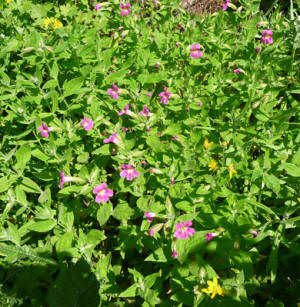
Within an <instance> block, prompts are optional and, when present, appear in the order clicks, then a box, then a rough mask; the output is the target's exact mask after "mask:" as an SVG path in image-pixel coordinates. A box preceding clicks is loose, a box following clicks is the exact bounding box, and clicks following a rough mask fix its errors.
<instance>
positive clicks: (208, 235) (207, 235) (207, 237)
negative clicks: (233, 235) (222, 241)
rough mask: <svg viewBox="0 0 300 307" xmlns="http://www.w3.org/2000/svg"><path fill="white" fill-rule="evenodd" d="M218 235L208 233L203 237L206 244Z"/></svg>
mask: <svg viewBox="0 0 300 307" xmlns="http://www.w3.org/2000/svg"><path fill="white" fill-rule="evenodd" d="M217 235H218V234H217V233H216V232H209V233H207V234H206V235H205V240H206V242H209V241H211V240H212V239H213V238H214V237H216V236H217Z"/></svg>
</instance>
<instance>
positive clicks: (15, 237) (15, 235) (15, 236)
mask: <svg viewBox="0 0 300 307" xmlns="http://www.w3.org/2000/svg"><path fill="white" fill-rule="evenodd" d="M7 225H8V229H9V235H10V238H11V241H12V242H13V243H15V244H16V245H20V244H21V237H20V234H19V232H18V228H17V227H16V226H15V225H13V224H12V223H10V222H7Z"/></svg>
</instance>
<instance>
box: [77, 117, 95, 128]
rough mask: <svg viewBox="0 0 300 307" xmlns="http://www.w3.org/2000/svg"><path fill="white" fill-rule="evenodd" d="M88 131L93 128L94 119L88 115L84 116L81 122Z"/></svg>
mask: <svg viewBox="0 0 300 307" xmlns="http://www.w3.org/2000/svg"><path fill="white" fill-rule="evenodd" d="M80 125H81V126H82V127H83V128H84V129H85V130H86V131H89V130H91V129H92V128H93V120H92V119H91V118H90V119H87V118H86V116H84V117H83V120H82V121H81V124H80Z"/></svg>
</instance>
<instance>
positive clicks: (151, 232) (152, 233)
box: [149, 229, 154, 237]
mask: <svg viewBox="0 0 300 307" xmlns="http://www.w3.org/2000/svg"><path fill="white" fill-rule="evenodd" d="M149 236H151V237H153V236H154V230H153V229H150V230H149Z"/></svg>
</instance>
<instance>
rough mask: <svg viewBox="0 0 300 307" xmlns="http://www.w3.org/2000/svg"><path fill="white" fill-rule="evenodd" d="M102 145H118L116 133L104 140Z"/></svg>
mask: <svg viewBox="0 0 300 307" xmlns="http://www.w3.org/2000/svg"><path fill="white" fill-rule="evenodd" d="M104 143H115V144H118V143H119V140H118V138H117V132H115V133H113V134H111V135H110V137H109V138H107V139H104Z"/></svg>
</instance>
